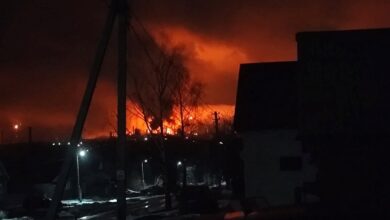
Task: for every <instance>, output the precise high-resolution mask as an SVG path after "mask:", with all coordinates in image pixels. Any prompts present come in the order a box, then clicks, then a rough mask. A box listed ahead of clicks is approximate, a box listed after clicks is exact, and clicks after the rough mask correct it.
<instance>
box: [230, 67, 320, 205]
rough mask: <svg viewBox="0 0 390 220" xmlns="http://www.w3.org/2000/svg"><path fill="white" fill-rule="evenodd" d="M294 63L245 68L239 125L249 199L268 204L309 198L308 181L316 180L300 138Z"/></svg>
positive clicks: (241, 79) (239, 96)
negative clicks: (306, 190)
mask: <svg viewBox="0 0 390 220" xmlns="http://www.w3.org/2000/svg"><path fill="white" fill-rule="evenodd" d="M295 66H296V63H295V62H279V63H259V64H243V65H241V67H240V75H239V83H238V91H237V101H236V113H235V119H234V120H235V121H234V126H235V129H236V131H237V132H238V134H239V135H240V137H241V138H242V140H243V150H242V153H241V157H242V159H243V160H244V176H245V197H246V198H257V200H258V201H259V202H260V201H261V202H262V203H263V204H264V205H265V206H283V205H293V204H296V203H300V202H310V201H312V198H313V197H310V196H309V195H307V193H304V185H305V184H306V183H311V182H314V181H315V179H316V171H317V169H316V168H315V167H314V166H313V165H311V164H310V157H309V155H308V154H306V153H304V149H303V148H302V144H301V142H300V141H299V132H298V120H299V115H298V100H297V86H296V80H295V78H296V75H295Z"/></svg>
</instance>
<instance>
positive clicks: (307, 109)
mask: <svg viewBox="0 0 390 220" xmlns="http://www.w3.org/2000/svg"><path fill="white" fill-rule="evenodd" d="M389 39H390V29H372V30H348V31H325V32H303V33H298V34H297V43H298V61H297V62H279V63H259V64H244V65H241V68H240V76H239V83H238V92H237V102H236V115H235V121H234V126H235V129H236V131H237V132H238V133H239V135H240V136H242V138H243V146H244V150H243V151H242V157H243V159H244V164H245V166H246V167H245V172H246V173H245V181H246V183H245V186H246V187H251V188H252V190H254V191H251V189H249V190H248V189H246V192H247V196H248V195H249V194H251V193H252V194H258V195H261V194H263V195H266V197H268V198H272V197H274V198H278V199H279V201H282V200H280V199H281V198H282V196H281V195H288V194H289V195H290V198H291V187H292V186H294V187H295V186H298V185H300V184H301V185H302V188H300V189H301V193H299V190H298V191H296V192H297V193H296V194H295V195H296V196H295V197H299V195H307V194H316V195H319V197H320V204H321V207H322V208H323V209H322V214H324V215H329V216H328V217H341V216H344V217H347V218H349V217H359V218H360V217H365V218H367V216H369V217H370V218H372V217H375V216H376V217H377V216H385V215H388V211H387V209H388V204H390V172H389V168H390V159H389V155H390V150H389V146H390V138H389V137H390V126H389V125H390V104H389V103H390V62H389V61H390V56H389V54H390V52H389V51H390V40H389ZM286 146H288V147H286ZM292 149H302V150H303V151H304V152H308V153H310V155H311V156H310V161H311V162H313V163H314V164H315V166H316V167H317V168H318V173H317V175H316V181H315V184H310V183H307V182H305V181H303V180H300V181H301V182H299V184H297V183H298V182H296V178H295V177H294V176H293V175H289V174H287V175H285V174H282V173H283V172H296V171H297V170H299V169H301V173H303V176H305V175H307V174H308V173H309V172H306V171H305V166H306V165H305V163H303V165H302V164H301V163H300V162H299V159H298V158H297V157H296V156H298V155H299V154H298V151H296V150H295V151H293V152H292V151H291V150H292ZM283 154H285V155H286V156H289V158H279V159H278V157H276V156H275V155H279V156H281V155H283ZM293 154H295V155H294V156H295V158H293V157H291V156H292V155H293ZM300 155H305V154H304V153H300ZM301 158H305V157H303V156H301ZM303 161H304V160H303ZM275 162H278V163H279V167H278V168H279V169H276V168H275V167H274V168H272V166H275V164H276V163H275ZM272 164H274V165H272ZM266 166H267V167H268V169H264V167H266ZM290 174H291V173H290ZM278 175H285V176H284V178H283V180H284V181H286V182H289V183H290V184H283V185H280V186H277V185H278V184H279V181H280V179H278V178H275V177H276V176H278ZM267 181H269V182H270V183H272V182H273V183H274V185H273V188H270V187H268V188H266V189H267V190H262V189H261V187H264V186H268V185H269V184H266V185H264V182H267ZM278 187H280V188H278ZM282 187H284V190H285V191H283V188H282ZM275 189H278V190H275ZM298 189H299V188H298ZM248 192H249V193H248ZM281 192H283V193H281ZM267 193H268V194H267ZM285 198H288V196H287V197H285ZM274 201H277V200H274ZM285 201H287V200H285ZM290 201H291V200H290ZM270 203H271V205H273V203H272V202H270ZM274 204H277V202H276V203H274ZM332 215H333V216H332Z"/></svg>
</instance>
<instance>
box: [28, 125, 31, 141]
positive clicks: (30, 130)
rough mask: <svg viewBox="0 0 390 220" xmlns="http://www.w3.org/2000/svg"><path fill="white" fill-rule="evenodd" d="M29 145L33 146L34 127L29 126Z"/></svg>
mask: <svg viewBox="0 0 390 220" xmlns="http://www.w3.org/2000/svg"><path fill="white" fill-rule="evenodd" d="M28 143H29V144H32V127H31V126H28Z"/></svg>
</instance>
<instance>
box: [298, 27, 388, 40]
mask: <svg viewBox="0 0 390 220" xmlns="http://www.w3.org/2000/svg"><path fill="white" fill-rule="evenodd" d="M389 36H390V28H378V29H351V30H335V31H306V32H298V33H297V34H296V40H297V41H298V42H299V41H306V40H309V39H311V40H314V39H319V40H324V39H326V41H329V40H345V39H347V40H349V41H354V40H378V39H386V38H387V39H388V37H389Z"/></svg>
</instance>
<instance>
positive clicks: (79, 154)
mask: <svg viewBox="0 0 390 220" xmlns="http://www.w3.org/2000/svg"><path fill="white" fill-rule="evenodd" d="M86 155H87V150H84V149H80V150H78V151H76V172H77V194H78V199H79V202H82V201H83V192H82V190H81V185H80V164H79V157H85V156H86Z"/></svg>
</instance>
